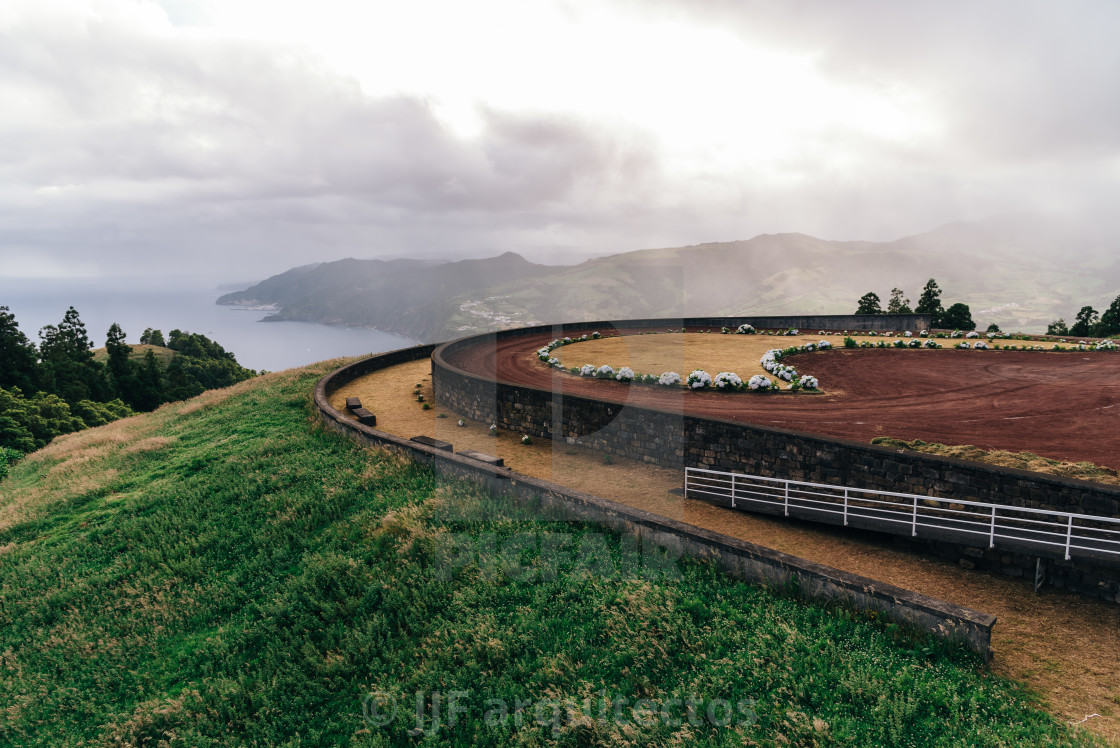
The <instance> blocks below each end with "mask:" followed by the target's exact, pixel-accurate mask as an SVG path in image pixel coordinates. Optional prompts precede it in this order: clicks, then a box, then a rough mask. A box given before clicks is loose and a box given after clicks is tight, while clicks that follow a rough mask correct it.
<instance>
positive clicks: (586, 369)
mask: <svg viewBox="0 0 1120 748" xmlns="http://www.w3.org/2000/svg"><path fill="white" fill-rule="evenodd" d="M579 375H580V376H581V377H593V376H595V364H584V365H583V366H581V367H579Z"/></svg>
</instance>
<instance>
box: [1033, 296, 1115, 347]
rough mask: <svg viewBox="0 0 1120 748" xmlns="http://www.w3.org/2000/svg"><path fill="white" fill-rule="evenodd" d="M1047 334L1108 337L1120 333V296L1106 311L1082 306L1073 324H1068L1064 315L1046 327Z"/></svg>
mask: <svg viewBox="0 0 1120 748" xmlns="http://www.w3.org/2000/svg"><path fill="white" fill-rule="evenodd" d="M1046 334H1047V335H1071V336H1073V337H1077V338H1081V337H1086V338H1089V337H1092V338H1108V337H1111V336H1113V335H1120V296H1117V297H1116V298H1115V299H1113V300H1112V303H1111V304H1110V305H1109V307H1108V309H1105V310H1104V313H1103V314H1102V313H1100V312H1098V311H1097V310H1096V309H1094V308H1093V307H1091V306H1083V307H1081V311H1079V312H1078V313H1077V316H1076V317H1074V320H1073V324H1072V325H1068V326H1067V325H1066V320H1065V318H1064V317H1059V318H1058V319H1056V320H1054V321H1053V322H1051V323H1050V326H1049V327H1047V328H1046Z"/></svg>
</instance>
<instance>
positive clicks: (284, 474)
mask: <svg viewBox="0 0 1120 748" xmlns="http://www.w3.org/2000/svg"><path fill="white" fill-rule="evenodd" d="M337 363H338V362H325V363H323V364H319V365H316V366H313V367H309V368H306V369H301V370H291V371H286V372H280V373H277V374H269V375H265V376H262V377H257V378H254V379H252V380H249V381H245V382H242V383H240V384H238V385H235V386H234V387H232V388H229V389H226V390H217V391H210V392H207V393H204V394H203V395H201V396H199V397H197V398H194V399H192V400H189V401H186V402H178V403H171V404H168V405H165V406H163V407H161V408H160V409H159V410H157V411H155V412H154V413H151V414H147V415H143V416H137V417H132V418H127V419H124V420H121V421H117V422H115V423H112V424H109V425H108V426H104V427H101V428H97V429H91V430H87V431H82V432H78V433H75V434H70V435H68V436H65V437H60V438H58V439H56V440H55V441H54V442H53V443H52V444H50V445H49V446H48V447H46V448H45V449H42V450H40V451H38V452H35V453H33V454H31V455H29V456H27V457H25V458H24V459H22V460H21V461H20V462H18V463H17V464H16V465H15V466H14V468H13V471H12V474H11V475H10V476H9V477H8V478H6V479H4V480H3V481H2V482H0V661H2V663H3V667H2V668H0V709H2V712H3V717H2V718H0V745H13V746H15V745H19V746H34V745H114V746H116V745H129V746H155V745H241V744H254V745H269V746H274V745H276V746H278V745H284V746H296V745H307V746H311V745H340V744H348V745H350V744H352V745H364V746H386V745H402V746H403V745H413V744H418V743H421V744H427V745H436V744H439V745H445V744H454V745H493V744H521V745H603V744H622V743H626V744H632V745H641V744H658V745H675V744H698V745H742V744H744V743H750V744H792V745H813V744H820V745H826V744H827V745H868V744H877V745H883V744H894V745H935V744H936V745H969V746H974V745H1038V744H1082V743H1085V742H1088V738H1087V737H1086V735H1085V734H1084V733H1082V732H1071V728H1069V727H1067V726H1064V725H1063V724H1060V723H1059V722H1057V721H1056V720H1055V719H1053V718H1051V717H1049V716H1047V715H1046V714H1044V713H1043V712H1042V711H1040V709H1039V708H1038V707H1037V705H1036V704H1035V702H1033V701H1032V700H1031V699H1030V698H1029V697H1028V696H1026V695H1025V694H1024V693H1023V692H1022V691H1021V690H1020V689H1019V688H1018V687H1016V686H1014V685H1013V684H1009V683H1007V682H1004V681H1001V680H1000V679H999V678H997V677H995V676H994V675H993V674H992V673H991V672H990V671H989V670H988V669H987V668H986V667H984V666H983V665H982V664H981V663H980V662H979V661H978V660H977V659H976V658H975V657H974V656H972V655H970V654H968V653H966V652H965V651H963V650H960V649H950V648H946V647H945V646H943V645H940V644H937V643H934V642H931V641H928V640H925V639H914V638H911V637H909V636H907V635H904V634H902V633H900V632H899V631H898V630H896V629H894V628H892V627H890V626H884V625H881V624H878V623H874V622H871V621H867V620H864V619H862V618H860V617H855V616H853V615H850V614H847V613H844V612H830V611H828V610H825V609H821V608H817V607H811V606H807V605H804V604H802V603H800V602H797V601H795V600H794V599H792V598H789V597H784V596H775V595H773V594H770V593H768V592H765V591H763V590H760V589H758V588H753V587H750V586H747V585H744V584H741V583H738V582H735V581H731V580H729V579H727V578H725V577H724V576H722V575H721V574H720V573H718V572H717V571H715V570H714V569H713V568H712V567H709V566H707V565H701V564H697V563H686V564H683V566H681V567H672V569H670V570H668V571H664V572H663V573H662V574H661V575H656V576H654V577H653V578H645V577H643V575H642V574H641V569H639V568H637V567H635V566H634V565H632V564H628V563H627V560H628V559H631V560H632V558H631V556H630V555H629V554H628V553H627V549H626V547H625V545H624V544H623V543H622V542H621V540H620V539H619V538H618V537H616V536H614V535H611V534H609V533H601V531H599V530H597V529H596V528H594V527H588V526H584V525H580V524H576V523H564V522H546V521H541V520H539V519H538V518H536V517H534V516H533V515H532V514H530V513H528V512H527V511H524V510H515V509H512V508H510V507H509V506H507V505H506V504H505V503H504V502H502V501H499V500H495V499H492V498H490V497H488V496H486V495H483V494H481V493H480V492H479V491H477V490H475V489H473V488H472V487H470V486H467V485H464V484H459V483H447V482H442V481H440V480H437V478H436V477H435V476H434V474H433V473H432V472H430V471H429V470H427V469H424V468H421V467H418V466H416V465H415V464H412V463H410V462H407V461H404V460H401V459H399V458H392V457H389V456H386V455H385V454H383V453H370V452H366V451H363V450H361V449H359V448H358V447H356V446H354V445H353V444H351V443H350V442H349V441H347V440H345V439H344V438H342V437H341V436H338V435H336V434H334V433H331V432H325V431H323V430H322V429H320V428H317V427H316V426H315V425H314V424H313V420H312V419H311V417H310V396H309V393H310V391H311V388H312V386H313V384H314V382H315V381H316V379H317V378H318V377H319V376H321V375H322V374H323V373H324V372H326V371H327V370H328V369H330V368H332V367H333V366H335V365H337ZM538 541H540V542H543V544H544V545H543V547H544V548H545V549H546V550H540V549H539V548H538V546H537V544H538ZM574 548H583V549H584V550H583V551H582V552H581V553H580V554H575V552H574V551H573V550H572V549H574ZM495 549H499V550H495ZM547 549H551V551H547ZM589 549H591V550H589ZM592 551H593V552H592ZM589 559H590V560H589ZM553 560H556V561H558V565H557V566H555V567H553V566H551V565H550V562H551V561H553ZM552 569H555V573H553V571H552ZM538 571H543V573H537V572H538ZM670 572H671V573H670ZM418 692H419V693H420V694H421V702H422V703H423V704H424V705H425V710H426V711H425V714H426V715H427V720H426V721H425V722H423V723H422V725H421V727H423V728H425V729H427V730H429V732H428V733H426V734H424V733H419V732H411V733H410V731H415V729H416V727H417V725H416V720H415V710H416V706H415V705H416V701H417V698H416V694H417V693H418ZM434 692H438V693H439V694H442V701H441V704H442V711H441V718H440V722H439V725H438V726H435V725H433V723H432V720H431V717H432V715H433V703H432V696H431V694H433V693H434ZM453 694H456V695H454V696H453ZM451 698H454V699H456V700H457V709H452V708H451V706H450V702H449V701H448V700H449V699H451ZM603 698H606V699H609V700H613V703H612V702H611V701H608V702H606V704H605V705H603V703H602V699H603ZM566 699H570V700H572V702H573V703H574V705H575V706H574V708H575V711H573V712H570V713H568V714H566V716H564V717H563V718H562V719H561V718H559V717H557V718H556V720H555V721H554V720H553V717H554V715H556V714H557V713H558V712H556V711H555V710H552V709H551V707H550V706H549V705H550V704H553V703H558V702H563V701H564V700H566ZM641 699H645V700H647V701H644V702H639V700H641ZM689 699H692V700H693V701H692V704H693V712H692V713H691V714H690V713H689V712H688V711H687V706H686V704H687V703H688V700H689ZM491 700H504V701H503V702H502V703H505V704H506V705H508V712H507V713H505V714H504V717H503V715H502V713H501V712H497V711H496V707H495V703H496V702H495V701H491ZM585 701H586V704H585ZM725 705H726V708H725ZM393 708H396V709H398V712H397V717H396V719H388V717H389V716H391V714H392V712H391V710H392V709H393ZM651 709H652V715H653V716H652V718H651ZM728 709H729V710H730V712H728V711H727V710H728ZM363 710H365V712H364V713H365V714H366V715H368V716H369V717H371V720H370V721H365V720H363ZM488 712H489V715H488ZM538 715H539V719H538ZM453 717H454V719H453ZM690 717H691V719H690Z"/></svg>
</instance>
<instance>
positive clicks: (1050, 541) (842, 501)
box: [684, 468, 1120, 560]
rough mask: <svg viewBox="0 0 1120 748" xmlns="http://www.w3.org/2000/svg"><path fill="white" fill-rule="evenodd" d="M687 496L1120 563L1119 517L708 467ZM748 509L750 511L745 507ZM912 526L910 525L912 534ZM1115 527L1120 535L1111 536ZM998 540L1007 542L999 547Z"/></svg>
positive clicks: (688, 485) (694, 473)
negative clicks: (1112, 559)
mask: <svg viewBox="0 0 1120 748" xmlns="http://www.w3.org/2000/svg"><path fill="white" fill-rule="evenodd" d="M684 489H685V496H690V497H697V496H699V497H705V496H706V497H714V498H722V499H730V500H731V506H732V508H737V506H738V504H739V503H740V502H742V503H746V504H755V505H758V504H763V505H767V506H772V507H781V509H782V513H783V515H784V516H787V517H788V516H789V512H790V509H794V510H800V511H799V512H798V514H799V516H804V512H805V511H812V512H819V513H822V514H831V515H838V516H840V517H842V519H843V524H844V525H845V526H847V525H848V523H849V521H851V520H853V519H857V520H858V519H866V520H874V521H876V522H887V523H891V524H893V525H897V526H898V529H900V530H902V531H903V532H905V529H909V531H910V535H911V536H912V537H918V534H919V532H920V531H922V530H925V531H927V533H926V534H929V531H932V530H937V531H940V532H942V533H944V532H953V533H961V534H965V535H973V536H979V537H983V538H984V539H985V540H986V541H987V544H988V547H989V548H995V547H996V546H997V545H1004V546H1006V545H1007V542H1006V541H1014V542H1015V543H1016V544H1019V546H1020V547H1021V546H1022V544H1026V545H1028V546H1036V547H1045V548H1049V549H1050V550H1060V551H1061V552H1062V553H1063V554H1064V556H1065V558H1066V559H1067V560H1069V559H1070V558H1071V557H1072V556H1074V555H1078V556H1084V555H1088V554H1105V555H1107V556H1113V557H1118V558H1120V518H1115V517H1098V516H1094V515H1091V514H1071V513H1069V512H1058V511H1053V510H1049V509H1032V508H1030V507H1018V506H1007V505H1005V504H986V503H982V502H978V501H966V500H962V499H945V498H942V497H939V496H919V495H917V494H908V493H895V492H892V491H876V490H873V489H866V488H852V487H850V486H830V485H827V484H823V483H808V482H805V481H795V480H787V479H785V478H766V477H763V476H760V475H743V474H739V473H728V472H723V471H719V470H705V469H703V468H685V473H684ZM744 508H746V507H744ZM906 526H909V527H908V528H907V527H906ZM1113 527H1115V529H1112V528H1113ZM1000 541H1004V542H1003V543H1001V542H1000Z"/></svg>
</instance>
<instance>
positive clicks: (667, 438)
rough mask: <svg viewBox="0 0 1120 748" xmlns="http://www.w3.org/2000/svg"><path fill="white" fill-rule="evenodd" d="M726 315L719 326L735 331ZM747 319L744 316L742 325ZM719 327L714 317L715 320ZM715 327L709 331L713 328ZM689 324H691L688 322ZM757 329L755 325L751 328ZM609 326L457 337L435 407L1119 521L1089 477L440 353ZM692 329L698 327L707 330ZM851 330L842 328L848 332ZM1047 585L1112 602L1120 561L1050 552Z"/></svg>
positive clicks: (665, 449)
mask: <svg viewBox="0 0 1120 748" xmlns="http://www.w3.org/2000/svg"><path fill="white" fill-rule="evenodd" d="M735 319H736V318H725V319H724V320H722V322H723V324H722V325H718V326H728V327H731V325H730V324H727V323H728V322H732V321H734V320H735ZM743 319H747V318H743ZM717 322H718V321H717ZM717 322H713V324H712V325H711V326H712V327H716V326H717ZM684 323H685V324H686V325H688V326H693V325H694V320H685V321H684ZM680 324H681V320H666V319H653V320H628V321H626V322H624V323H623V322H620V323H616V326H617V327H625V328H629V329H634V328H638V327H649V328H656V329H666V328H671V327H675V326H677V325H680ZM752 324H753V323H752ZM609 325H610V323H604V322H597V323H573V324H569V325H558V326H554V327H549V326H545V327H535V328H525V329H519V330H510V331H507V332H499V333H489V334H485V335H478V336H473V337H469V338H461V339H459V340H455V341H451V342H449V343H445V344H443V345H441V346H439V347H437V348H436V349H435V350H434V351H433V353H432V381H433V385H434V388H435V397H436V400H437V401H438V402H440V403H442V404H444V405H445V406H446V407H448V408H451V409H453V410H455V411H457V412H459V413H461V414H463V415H466V416H469V417H470V418H473V419H475V420H478V421H483V422H486V421H489V422H493V423H496V424H497V425H498V426H499V427H501V428H504V429H509V430H512V431H517V432H521V433H525V434H529V435H531V436H534V437H538V438H541V439H555V440H561V441H567V442H569V443H578V444H580V445H582V446H584V447H588V448H591V449H596V450H601V451H603V452H606V453H610V454H615V455H619V456H623V457H628V458H630V459H634V460H639V461H643V462H648V463H653V464H658V465H662V466H665V467H669V468H672V469H680V470H682V471H683V469H684V468H685V467H700V468H710V469H715V470H727V471H732V472H741V473H749V474H754V475H762V476H768V477H777V478H788V479H792V480H802V481H811V482H818V483H831V484H841V485H849V486H856V487H860V488H868V489H877V490H882V491H896V492H900V493H911V494H920V495H938V494H940V495H942V496H945V495H951V496H957V497H960V498H962V499H971V500H974V501H981V502H988V503H995V504H1005V505H1009V506H1025V507H1033V508H1041V509H1052V510H1057V511H1064V512H1075V513H1084V514H1092V515H1099V516H1108V517H1120V490H1117V489H1113V488H1110V487H1106V486H1101V485H1099V484H1095V483H1091V482H1088V481H1081V480H1073V479H1067V478H1059V477H1055V476H1047V475H1041V474H1038V473H1031V472H1026V471H1022V470H1014V469H1010V468H1001V467H996V466H990V465H984V464H980V463H973V462H966V461H963V460H958V459H954V458H949V457H938V456H933V455H922V454H917V453H913V452H900V451H898V450H895V449H890V448H886V447H879V446H875V445H871V444H865V443H862V442H856V441H852V440H847V439H837V438H832V437H825V436H817V435H814V434H807V433H801V432H795V431H788V430H783V429H776V428H769V427H764V426H753V425H746V424H742V423H736V422H732V421H727V420H723V419H717V418H702V417H697V416H690V415H686V414H684V413H683V412H680V411H676V412H673V411H669V410H660V409H655V408H650V407H640V406H634V405H620V404H618V403H611V402H601V401H598V400H594V399H590V398H586V397H579V396H573V395H564V394H563V392H562V391H553V390H544V389H540V388H536V387H530V386H521V385H515V384H511V383H505V382H498V381H493V380H490V379H488V378H486V377H482V376H479V375H476V374H472V373H470V372H466V371H463V370H462V369H459V368H458V367H456V366H454V365H452V364H450V363H449V362H448V360H447V359H448V355H449V354H451V353H453V352H455V351H459V350H462V349H463V348H465V347H468V346H476V345H481V346H486V345H493V344H494V342H495V341H497V340H499V339H507V338H510V337H519V336H523V335H528V334H536V333H540V332H543V331H551V334H553V335H555V336H557V337H560V336H563V335H574V334H582V333H583V332H585V331H588V330H592V329H598V330H603V329H606V328H608V326H609ZM699 326H701V327H704V326H706V323H701V324H700V325H699ZM849 329H850V328H849ZM934 550H935V551H936V552H938V553H942V554H943V555H947V556H950V557H953V558H956V559H957V560H958V561H959V562H960V563H961V565H962V566H965V567H968V568H974V567H975V568H985V569H990V570H992V571H996V572H999V573H1001V574H1005V575H1008V576H1015V577H1024V576H1033V574H1034V572H1035V563H1036V558H1035V557H1034V556H1027V555H1023V554H1014V553H1007V552H1000V551H992V550H989V549H987V548H972V547H964V546H960V545H956V544H938V545H936V546H934ZM1046 564H1047V574H1048V582H1049V583H1051V584H1053V585H1054V586H1057V587H1062V588H1066V589H1071V590H1075V591H1078V592H1081V593H1084V594H1089V595H1092V596H1094V597H1100V598H1102V599H1105V600H1108V601H1110V602H1120V562H1111V561H1099V562H1098V561H1094V562H1089V561H1082V560H1074V561H1065V560H1064V558H1063V553H1062V552H1061V551H1060V550H1058V549H1056V551H1055V552H1054V553H1053V554H1046Z"/></svg>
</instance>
